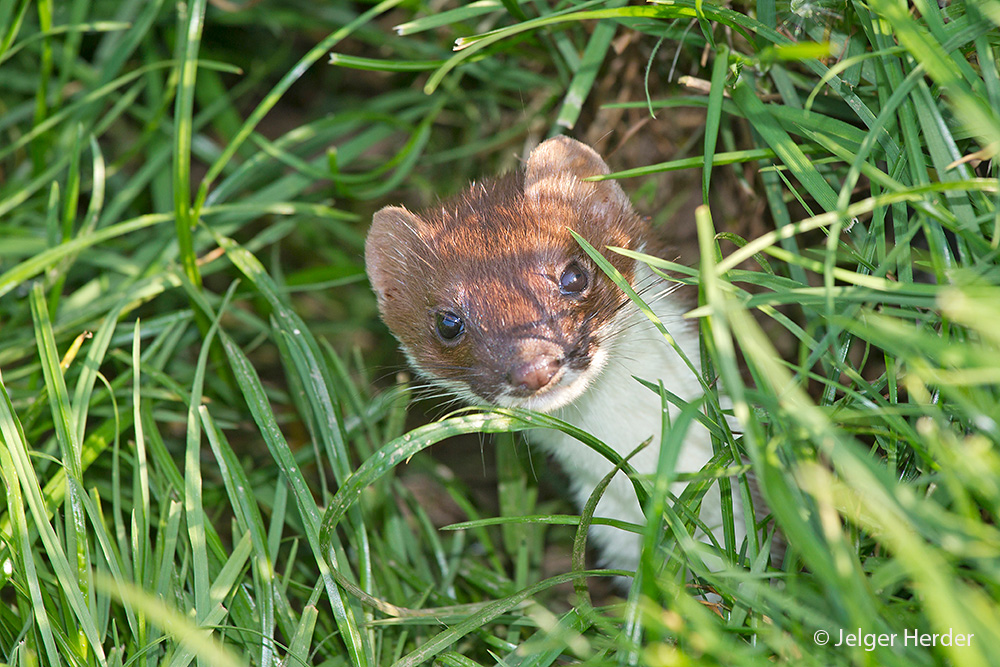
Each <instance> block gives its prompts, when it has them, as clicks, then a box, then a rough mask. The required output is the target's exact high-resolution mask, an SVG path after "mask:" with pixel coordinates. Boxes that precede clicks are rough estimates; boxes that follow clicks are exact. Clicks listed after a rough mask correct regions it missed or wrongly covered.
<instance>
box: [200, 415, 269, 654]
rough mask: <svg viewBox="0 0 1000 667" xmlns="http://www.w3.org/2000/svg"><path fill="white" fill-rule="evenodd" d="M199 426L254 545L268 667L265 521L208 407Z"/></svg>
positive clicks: (242, 526)
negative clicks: (203, 429)
mask: <svg viewBox="0 0 1000 667" xmlns="http://www.w3.org/2000/svg"><path fill="white" fill-rule="evenodd" d="M199 414H200V415H201V421H202V424H203V425H204V427H205V433H206V435H207V436H208V442H209V445H210V446H211V448H212V453H213V454H214V455H215V460H216V461H217V462H218V464H219V469H220V472H221V473H222V480H223V483H224V484H225V485H226V492H227V493H228V495H229V499H230V502H231V503H232V506H233V512H234V513H235V515H236V521H237V525H238V526H239V528H240V530H243V531H244V532H245V533H246V534H247V535H248V536H249V538H250V540H251V544H252V546H253V554H252V555H253V559H252V565H251V566H252V568H253V572H254V579H255V583H256V585H255V590H256V591H257V596H256V599H255V601H256V604H257V609H258V612H257V613H258V614H259V618H260V630H259V632H260V636H261V638H262V639H263V641H261V646H260V654H259V655H256V656H255V658H256V660H258V661H259V664H261V665H264V666H266V667H267V666H270V665H271V664H272V663H273V662H274V660H275V656H274V651H273V648H272V646H273V643H274V641H275V638H274V629H275V618H274V609H275V603H274V581H273V577H272V572H273V563H272V562H271V557H270V554H269V553H268V547H267V533H266V531H265V529H264V520H263V518H262V517H261V515H260V509H259V508H258V507H257V503H256V502H255V498H254V496H253V494H252V493H248V492H249V490H250V489H251V488H252V487H251V485H250V480H249V479H247V475H246V471H244V470H243V466H242V465H241V464H240V461H239V460H238V459H237V458H236V454H235V452H233V450H232V448H231V447H230V445H229V442H228V441H227V440H226V438H225V435H224V434H223V433H222V431H221V430H219V429H218V427H217V426H216V425H215V422H214V420H213V419H212V416H211V413H209V411H208V407H207V406H205V405H202V406H200V408H199Z"/></svg>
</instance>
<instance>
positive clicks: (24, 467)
mask: <svg viewBox="0 0 1000 667" xmlns="http://www.w3.org/2000/svg"><path fill="white" fill-rule="evenodd" d="M39 300H41V301H44V298H43V296H42V295H40V294H39V295H38V296H36V297H34V299H33V301H34V302H38V303H36V306H35V307H36V308H38V307H42V308H44V306H41V305H40V301H39ZM0 393H2V396H0V399H2V400H0V435H2V436H3V441H4V444H5V445H6V447H4V448H0V450H2V452H3V454H2V455H0V456H2V457H3V460H4V461H5V462H9V465H5V468H6V469H7V470H8V472H9V473H13V475H16V479H17V483H18V484H19V485H20V488H21V494H22V496H23V498H24V500H25V505H26V506H27V507H28V509H29V510H30V513H31V518H32V522H33V526H32V527H33V529H34V531H37V536H38V539H40V540H41V542H42V544H43V546H44V549H45V554H46V558H47V560H48V562H49V567H51V568H52V571H53V574H54V575H55V582H56V583H57V585H58V586H59V589H60V590H61V591H62V594H63V595H64V596H65V597H64V598H63V599H64V600H65V601H66V603H67V604H68V606H69V609H68V610H67V612H69V613H70V614H72V618H74V619H75V622H76V623H77V624H78V626H77V627H78V631H79V633H80V634H79V637H80V638H82V639H83V641H84V642H85V645H86V646H88V647H89V651H92V652H93V655H94V658H95V659H96V660H97V662H98V664H100V665H102V666H103V665H106V657H105V654H104V649H103V646H102V644H101V641H100V637H101V633H100V632H99V631H98V629H97V626H96V625H95V623H94V619H93V616H92V615H91V613H90V609H89V606H88V601H87V599H86V598H85V597H84V593H83V591H82V590H81V583H82V582H80V580H79V579H78V573H77V571H76V570H75V568H73V566H72V565H71V564H70V560H69V559H68V558H67V553H66V551H65V545H64V544H63V543H62V542H61V541H60V539H59V537H58V536H57V534H56V532H55V530H54V529H53V528H52V525H51V524H50V523H49V520H48V518H47V510H46V507H45V503H44V500H43V497H42V493H41V488H40V487H39V484H38V478H37V477H36V476H35V472H34V469H33V468H32V465H31V459H30V454H29V451H28V445H27V443H26V441H25V439H24V433H23V431H22V430H21V426H20V423H19V422H18V420H17V416H16V413H15V411H14V407H13V405H11V403H10V397H9V396H8V395H7V390H6V388H5V387H3V386H2V383H0ZM11 481H13V480H11ZM22 507H23V506H22ZM22 536H24V534H22ZM21 546H22V549H28V548H30V544H29V542H27V541H25V542H22V545H21ZM73 551H74V553H73V554H72V559H73V561H74V562H75V561H76V560H77V553H76V549H75V548H74V550H73ZM24 557H25V558H26V559H27V558H32V559H33V558H34V553H31V552H28V553H24ZM29 567H31V568H32V569H34V570H35V571H36V572H37V568H35V567H34V565H32V566H29ZM40 594H41V589H40V588H39V595H40ZM47 611H48V608H47V606H46V605H45V603H44V602H42V603H41V604H40V606H39V607H38V608H37V609H36V610H35V613H36V621H37V622H39V624H40V627H41V628H42V632H43V633H44V632H45V631H46V630H45V628H46V627H49V621H48V619H47V618H45V619H44V620H42V616H45V615H46V614H47ZM78 648H80V647H79V646H75V647H74V649H78Z"/></svg>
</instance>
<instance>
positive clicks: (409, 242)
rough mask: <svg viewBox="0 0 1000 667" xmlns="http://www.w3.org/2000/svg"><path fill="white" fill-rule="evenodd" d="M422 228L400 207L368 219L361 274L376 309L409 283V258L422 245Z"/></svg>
mask: <svg viewBox="0 0 1000 667" xmlns="http://www.w3.org/2000/svg"><path fill="white" fill-rule="evenodd" d="M422 226H423V222H422V221H421V220H420V218H419V217H417V216H416V215H415V214H413V213H410V212H409V211H407V210H406V209H405V208H402V207H401V206H386V207H385V208H383V209H381V210H380V211H378V212H377V213H376V214H375V217H374V218H373V219H372V226H371V229H370V230H368V238H367V239H365V270H366V271H367V272H368V279H369V280H370V281H371V284H372V288H373V289H374V290H375V295H376V296H377V297H378V301H379V306H380V307H381V306H384V305H385V303H386V301H392V300H393V299H394V295H395V294H396V293H397V291H398V290H399V289H400V288H402V287H403V286H404V285H405V284H406V282H407V281H408V280H412V275H411V274H412V273H413V270H414V267H413V266H412V264H413V261H412V258H413V257H414V255H415V254H417V250H418V249H419V248H420V247H421V246H422V245H423V244H424V241H423V237H422V236H421V234H420V228H421V227H422Z"/></svg>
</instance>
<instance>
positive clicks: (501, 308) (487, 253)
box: [365, 137, 745, 570]
mask: <svg viewBox="0 0 1000 667" xmlns="http://www.w3.org/2000/svg"><path fill="white" fill-rule="evenodd" d="M608 173H610V172H609V169H608V166H607V165H606V164H605V163H604V161H603V160H602V159H601V157H600V156H599V155H598V154H597V153H596V152H595V151H594V150H593V149H591V148H590V147H588V146H586V145H584V144H582V143H580V142H578V141H575V140H572V139H569V138H567V137H556V138H553V139H549V140H548V141H545V142H543V143H542V144H540V145H539V146H538V147H537V148H536V149H535V150H534V151H532V152H531V154H530V156H529V157H528V160H527V164H526V165H525V168H524V170H523V172H519V173H516V174H512V175H508V176H506V177H503V178H500V179H498V180H495V181H485V182H477V183H473V184H472V185H471V186H470V187H469V188H468V190H466V191H465V192H464V193H462V194H460V195H458V196H457V197H455V198H453V199H450V200H448V201H446V202H444V203H443V204H441V205H440V206H438V207H436V208H434V209H432V210H429V211H425V212H423V213H421V214H415V213H412V212H410V211H408V210H406V209H405V208H401V207H397V206H389V207H386V208H383V209H382V210H380V211H378V212H377V213H376V214H375V217H374V220H373V222H372V227H371V231H370V232H369V234H368V239H367V242H366V246H365V261H366V265H367V271H368V276H369V279H370V280H371V284H372V287H373V288H374V291H375V294H376V296H377V298H378V307H379V311H380V313H381V315H382V319H383V320H384V321H385V322H386V324H387V325H388V326H389V328H390V329H391V330H392V332H393V334H394V335H395V336H396V338H397V339H399V342H400V344H401V346H402V349H403V352H404V353H405V355H406V357H407V358H408V360H409V362H410V363H411V364H412V366H413V367H414V368H415V369H416V370H417V372H418V373H419V374H420V375H422V376H423V377H425V378H427V379H428V380H430V381H431V382H432V383H434V384H436V385H438V386H440V387H442V388H444V389H446V390H447V391H449V392H452V393H454V394H455V395H456V396H458V397H460V398H462V399H464V400H466V401H468V402H470V403H473V404H489V405H496V406H502V407H520V408H529V409H531V410H537V411H540V412H545V413H549V414H552V415H554V416H555V417H558V418H559V419H562V420H564V421H566V422H569V423H571V424H573V425H575V426H577V427H579V428H581V429H583V430H584V431H588V432H590V433H591V434H593V435H594V436H596V437H597V438H599V439H600V440H602V441H604V442H605V443H606V444H607V445H609V446H610V447H612V448H614V449H615V450H616V451H617V452H619V453H620V454H621V455H622V456H627V455H628V454H629V453H631V452H632V451H633V450H634V449H635V448H636V447H637V446H638V445H639V444H640V443H642V442H643V441H645V440H648V439H650V438H652V445H651V446H649V447H646V448H645V449H644V450H642V451H641V452H640V453H639V454H638V455H637V456H636V457H634V458H633V459H631V460H630V463H631V464H632V466H633V467H634V468H635V469H636V470H637V471H638V472H639V473H640V474H647V475H649V474H652V473H654V472H655V471H656V467H657V459H658V456H659V453H658V448H659V442H660V437H661V430H662V417H661V401H660V396H659V394H658V393H655V392H653V391H651V390H650V389H649V388H647V387H645V386H643V385H642V384H641V383H639V382H638V381H637V380H636V379H635V377H640V378H643V379H646V380H649V381H652V382H654V383H655V382H656V381H657V380H659V381H662V382H663V384H664V386H665V387H666V389H668V390H669V391H670V392H673V393H674V394H676V395H677V396H679V397H680V398H682V399H684V400H685V401H695V400H697V399H698V398H699V397H700V396H701V394H702V389H701V386H700V384H699V382H698V380H697V378H696V377H695V375H694V373H693V372H692V371H691V369H690V368H689V367H688V366H687V365H686V364H685V363H684V362H683V361H682V360H681V358H680V357H679V355H678V354H677V353H676V352H675V350H674V349H673V348H672V347H671V346H670V345H669V344H668V343H667V341H666V340H665V339H664V337H663V336H662V334H661V333H660V332H659V331H658V330H657V329H656V328H655V327H654V325H653V324H652V323H651V322H650V320H649V319H648V318H647V317H646V316H645V315H643V314H642V313H641V312H640V311H639V310H638V308H637V307H636V306H635V305H634V304H633V302H632V301H630V300H629V299H628V298H627V297H626V296H625V294H624V293H623V292H622V291H621V290H620V289H619V288H618V287H617V286H615V285H614V283H612V282H611V280H610V279H608V277H607V276H606V275H605V274H604V273H603V272H602V271H601V270H600V269H598V268H597V266H596V265H595V264H594V262H593V261H591V259H590V258H589V257H588V256H587V254H586V253H585V252H584V251H583V250H582V249H581V248H580V246H579V244H578V243H577V242H576V241H575V240H574V239H573V238H572V236H571V235H570V233H569V230H570V229H572V230H574V231H576V232H577V233H578V234H580V235H581V236H582V237H583V238H585V239H586V240H587V241H588V242H589V243H590V244H591V245H592V246H594V247H595V248H597V249H599V250H601V252H602V253H603V255H604V256H605V257H606V258H607V259H608V261H610V262H611V264H612V265H614V267H615V268H616V269H617V270H618V271H619V272H620V273H621V274H622V276H624V277H625V279H626V280H628V282H629V283H630V284H631V285H632V286H633V287H634V288H635V290H636V291H637V292H639V293H640V294H641V295H643V296H644V299H645V300H646V302H647V303H648V304H649V305H650V306H651V308H652V310H653V311H654V312H655V314H656V315H657V316H658V318H659V319H660V321H661V322H663V323H664V324H665V326H666V328H667V329H668V331H669V332H670V334H671V335H672V336H673V338H674V339H675V340H676V341H677V343H678V346H679V347H680V348H681V349H682V350H683V351H684V353H685V355H686V356H687V357H688V359H690V360H692V361H693V362H694V363H696V364H697V362H698V360H699V358H700V356H699V352H698V333H697V330H696V328H694V327H693V326H692V325H691V324H690V323H689V322H688V321H686V320H684V319H682V313H683V312H684V310H685V308H684V305H683V303H681V302H679V301H678V300H677V298H676V296H675V295H672V294H671V289H670V286H669V284H668V283H667V282H666V281H664V280H662V279H661V278H660V277H658V276H656V275H655V274H654V273H653V272H652V271H651V270H650V269H649V267H648V266H647V265H646V264H644V263H641V262H637V261H635V260H633V259H629V258H627V257H625V256H623V255H621V254H618V253H615V252H612V251H610V250H607V249H606V247H607V246H618V247H621V248H627V249H631V250H636V251H641V250H643V249H644V248H645V247H646V246H647V244H648V243H649V242H650V239H649V238H648V237H649V235H650V230H649V226H648V224H647V222H646V221H645V220H644V219H643V218H642V217H640V216H639V215H638V214H636V212H635V211H634V210H633V208H632V205H631V203H630V201H629V199H628V197H627V196H626V195H625V193H624V192H623V191H622V189H621V187H620V186H619V185H618V183H617V182H615V181H613V180H604V181H594V182H591V181H585V180H584V179H585V178H586V177H588V176H597V175H603V174H608ZM633 376H635V377H633ZM674 413H676V409H674ZM528 437H529V440H530V441H531V442H532V443H534V444H536V445H539V446H541V448H543V449H544V450H545V451H547V452H550V453H551V454H552V455H553V456H554V458H555V459H556V460H557V461H558V462H559V464H560V465H561V466H562V469H563V470H564V471H565V473H566V474H567V476H568V477H569V480H570V484H571V486H572V491H573V495H574V496H575V497H576V500H577V501H578V502H579V503H580V504H581V505H582V504H583V503H584V502H585V501H586V500H587V498H588V497H589V495H590V494H591V492H592V491H593V490H594V488H595V487H596V486H597V484H598V483H599V482H600V480H601V479H602V478H603V477H604V476H605V475H607V474H608V473H609V472H610V471H611V469H612V467H613V466H612V464H611V463H609V462H608V460H607V459H605V458H604V457H603V456H601V455H600V454H598V453H597V452H595V451H593V450H592V449H590V448H589V447H587V446H586V445H584V444H583V443H581V442H579V441H578V440H576V439H574V438H572V437H570V436H568V435H566V434H564V433H562V432H561V431H556V430H548V429H538V430H532V431H530V432H529V436H528ZM711 457H712V444H711V439H710V437H709V434H708V431H707V430H706V429H705V428H704V427H702V426H701V425H699V424H697V423H695V424H693V425H692V426H691V427H690V429H689V431H688V433H687V436H686V439H685V442H684V445H683V448H682V451H681V454H680V459H679V460H678V463H677V470H678V471H679V472H697V471H698V470H700V469H701V468H702V466H704V465H705V463H706V462H707V461H708V460H709V459H710V458H711ZM682 489H683V485H680V486H679V487H678V488H674V489H672V490H673V491H674V492H675V493H679V492H680V491H681V490H682ZM734 495H735V494H734ZM595 516H603V517H609V518H613V519H620V520H624V521H628V522H631V523H636V524H642V523H644V521H645V519H644V516H643V512H642V508H641V507H640V506H639V503H638V501H637V500H636V495H635V490H634V488H633V487H632V484H631V483H630V482H629V480H628V479H627V477H626V476H625V475H624V474H623V473H619V474H618V475H617V476H616V478H615V479H614V480H613V481H612V483H611V485H610V486H609V487H608V489H607V490H606V492H605V494H604V496H603V498H602V499H601V501H600V503H599V504H598V506H597V510H596V513H595ZM700 517H701V520H702V522H703V523H704V524H705V525H706V526H707V527H709V529H715V528H718V527H720V526H721V524H722V514H721V506H720V500H719V494H718V490H717V489H715V488H713V489H712V490H711V491H709V493H708V494H707V495H706V496H705V498H704V500H703V503H702V507H701V513H700ZM736 531H737V536H736V537H737V543H739V542H740V541H742V539H743V537H744V535H745V527H744V525H743V523H742V516H741V511H740V509H739V507H738V506H737V508H736ZM590 537H591V541H592V542H596V544H597V547H598V550H599V554H600V555H601V557H602V560H603V562H604V564H605V565H607V566H609V567H615V568H622V569H626V570H635V568H636V567H637V565H638V559H639V550H640V538H639V536H638V535H636V534H635V533H630V532H625V531H622V530H619V529H616V528H613V527H610V526H600V525H597V526H593V527H592V528H591V532H590ZM717 537H718V538H719V540H720V543H721V540H722V535H721V531H718V535H717Z"/></svg>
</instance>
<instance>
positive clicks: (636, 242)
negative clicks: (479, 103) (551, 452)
mask: <svg viewBox="0 0 1000 667" xmlns="http://www.w3.org/2000/svg"><path fill="white" fill-rule="evenodd" d="M607 173H609V170H608V167H607V165H606V164H605V163H604V161H603V160H602V159H601V158H600V156H598V154H597V153H596V152H594V151H593V149H591V148H589V147H588V146H586V145H584V144H581V143H580V142H577V141H574V140H572V139H569V138H566V137H556V138H554V139H549V140H548V141H545V142H544V143H542V144H541V145H539V146H538V147H537V148H536V149H535V150H534V151H532V153H531V155H530V156H529V157H528V161H527V164H526V167H525V170H524V172H523V173H519V174H517V175H514V176H508V177H506V178H503V179H501V180H499V181H495V182H484V183H473V184H472V186H471V187H470V188H469V189H468V190H467V191H466V192H464V193H463V194H461V195H459V196H457V197H455V198H453V199H451V200H449V201H446V202H444V203H443V205H441V206H440V207H439V208H436V209H434V210H431V211H427V212H424V213H422V214H420V215H417V214H414V213H411V212H410V211H408V210H406V209H404V208H400V207H395V206H390V207H386V208H383V209H382V210H381V211H379V212H378V213H376V214H375V218H374V221H373V223H372V227H371V231H370V232H369V234H368V239H367V242H366V246H365V261H366V265H367V271H368V276H369V278H370V280H371V283H372V287H373V288H374V290H375V294H376V295H377V297H378V306H379V311H380V312H381V314H382V319H383V320H384V321H385V322H386V324H387V325H388V326H389V328H390V329H391V330H392V332H393V334H395V336H396V338H398V339H399V341H400V343H401V344H402V348H403V351H404V352H405V353H406V356H407V357H408V359H409V360H410V362H411V363H412V364H413V366H414V367H415V368H416V369H417V371H418V372H420V373H421V374H422V375H424V376H425V377H427V378H429V379H430V380H432V381H433V382H435V383H436V384H438V385H440V386H442V387H445V388H446V389H449V390H451V391H452V392H454V393H455V394H457V395H459V396H461V397H462V398H464V399H466V400H468V401H471V402H474V403H488V404H493V405H500V406H504V407H515V406H517V407H527V408H531V409H535V410H541V411H549V410H554V409H556V408H559V407H561V406H564V405H567V404H569V403H570V402H572V401H573V400H574V399H576V398H577V397H578V396H579V395H580V394H582V393H583V392H584V391H585V390H586V389H587V387H588V386H589V385H590V383H591V382H593V381H594V380H595V379H596V378H597V377H598V376H599V375H600V373H601V371H602V369H603V368H604V366H605V364H606V363H607V361H608V357H609V353H610V352H611V351H612V346H613V340H614V336H613V335H612V333H613V332H612V331H611V329H612V327H613V325H614V321H615V318H616V316H617V315H618V313H619V311H620V309H621V308H622V307H623V305H624V304H625V302H626V298H625V296H624V295H623V294H622V293H621V291H620V290H619V289H618V288H617V287H616V286H615V285H614V284H613V283H612V282H611V281H610V280H609V279H608V278H607V277H606V276H605V275H604V273H603V272H601V271H600V270H599V269H598V268H597V266H596V265H595V264H594V263H593V262H592V261H591V260H590V259H589V258H588V256H587V255H586V253H584V252H583V250H582V249H581V248H580V247H579V245H578V244H577V243H576V241H575V240H574V239H573V238H572V236H570V233H569V229H573V230H574V231H576V232H577V233H578V234H580V235H581V236H583V237H584V238H585V239H587V241H589V242H590V244H591V245H593V246H594V247H595V248H598V249H600V250H601V251H602V252H604V254H605V256H606V257H607V258H608V260H610V261H611V263H612V264H614V266H615V267H616V268H617V269H618V270H619V271H620V272H621V273H622V274H623V275H624V277H625V278H626V279H627V280H629V281H630V282H633V281H634V277H635V262H634V261H632V260H628V259H626V258H625V257H623V256H621V255H619V254H617V253H613V252H610V251H607V250H606V249H605V246H608V245H613V246H620V247H624V248H630V249H636V250H637V249H640V248H641V247H642V244H643V241H644V239H643V235H644V233H645V228H646V226H645V224H644V222H643V220H642V219H641V218H640V217H639V216H638V215H636V213H635V212H634V211H633V210H632V206H631V204H630V203H629V201H628V198H627V197H626V196H625V194H624V192H622V189H621V188H620V187H619V185H618V184H617V183H616V182H614V181H597V182H587V181H584V180H583V179H584V178H586V177H588V176H596V175H600V174H607Z"/></svg>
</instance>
